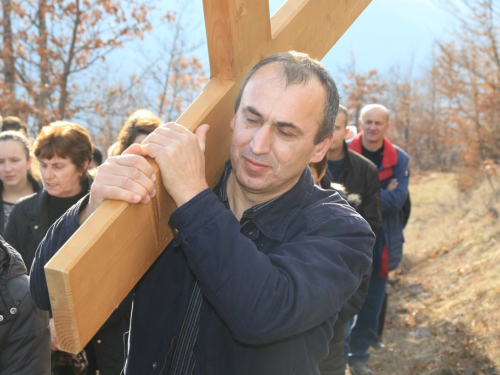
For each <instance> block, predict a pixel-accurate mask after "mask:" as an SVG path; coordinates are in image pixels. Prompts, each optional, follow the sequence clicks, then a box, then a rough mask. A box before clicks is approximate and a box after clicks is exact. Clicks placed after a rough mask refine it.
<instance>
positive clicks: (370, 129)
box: [349, 104, 410, 375]
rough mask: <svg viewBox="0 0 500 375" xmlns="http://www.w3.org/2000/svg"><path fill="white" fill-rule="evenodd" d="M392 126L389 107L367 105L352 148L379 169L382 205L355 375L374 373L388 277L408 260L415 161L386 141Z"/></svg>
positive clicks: (354, 345) (355, 335)
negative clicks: (407, 215)
mask: <svg viewBox="0 0 500 375" xmlns="http://www.w3.org/2000/svg"><path fill="white" fill-rule="evenodd" d="M389 125H390V122H389V111H388V110H387V108H386V107H384V106H382V105H380V104H370V105H367V106H365V107H364V108H363V109H362V110H361V114H360V118H359V126H360V128H361V132H360V133H359V134H358V135H357V136H356V137H355V138H354V139H353V140H352V141H351V143H350V144H349V149H351V150H353V151H356V152H357V153H359V154H362V155H363V156H365V157H366V158H368V159H369V160H371V161H372V162H373V163H374V164H375V165H376V166H377V168H378V175H379V180H380V198H381V203H382V227H381V228H380V230H379V232H378V233H377V240H376V242H375V246H374V248H373V270H372V275H371V278H370V287H369V289H368V295H367V297H366V300H365V303H364V304H363V307H362V309H361V311H360V312H359V314H358V318H357V320H356V324H355V326H354V327H353V329H352V334H351V341H350V355H349V369H350V370H351V373H352V374H353V375H370V374H371V373H372V372H371V370H370V369H369V368H368V367H367V366H366V364H367V362H368V358H369V354H368V349H369V347H370V346H374V345H376V344H377V342H378V340H379V337H378V335H377V332H378V326H379V316H380V312H381V309H382V305H383V301H384V296H385V291H386V286H387V278H388V273H389V271H392V270H395V269H396V268H397V266H398V265H399V262H400V261H401V259H402V257H403V242H404V238H403V225H404V215H403V212H402V208H403V206H404V204H405V202H406V199H407V197H408V183H409V180H410V170H409V166H408V163H409V157H408V155H407V154H406V153H405V152H404V151H403V150H402V149H400V148H399V147H398V146H396V145H394V144H392V143H391V141H389V139H387V138H386V137H385V135H386V134H387V131H388V129H389Z"/></svg>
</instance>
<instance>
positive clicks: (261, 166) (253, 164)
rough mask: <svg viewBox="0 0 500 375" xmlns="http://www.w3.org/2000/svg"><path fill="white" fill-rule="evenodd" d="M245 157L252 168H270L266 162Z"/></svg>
mask: <svg viewBox="0 0 500 375" xmlns="http://www.w3.org/2000/svg"><path fill="white" fill-rule="evenodd" d="M244 159H245V161H246V163H247V165H248V167H249V168H250V169H252V170H264V169H266V168H269V166H268V165H266V164H262V163H259V162H257V161H254V160H251V159H249V158H246V157H245V158H244Z"/></svg>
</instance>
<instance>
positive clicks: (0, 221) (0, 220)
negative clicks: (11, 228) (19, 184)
mask: <svg viewBox="0 0 500 375" xmlns="http://www.w3.org/2000/svg"><path fill="white" fill-rule="evenodd" d="M28 180H29V181H30V182H31V185H32V186H33V190H34V191H35V193H37V192H39V191H40V190H41V189H42V187H41V186H40V182H38V181H37V180H35V178H34V177H33V176H32V175H31V174H29V175H28ZM2 191H3V184H2V182H1V181H0V196H1V195H2ZM3 209H4V207H3V200H2V199H0V236H3V235H4V233H3V232H4V231H3V229H4V226H5V222H4V220H5V216H4V215H3Z"/></svg>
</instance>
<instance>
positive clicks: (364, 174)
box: [319, 104, 382, 375]
mask: <svg viewBox="0 0 500 375" xmlns="http://www.w3.org/2000/svg"><path fill="white" fill-rule="evenodd" d="M348 116H349V114H348V112H347V108H346V107H345V106H343V105H342V104H340V106H339V112H338V114H337V118H336V119H335V131H334V134H333V140H332V143H331V144H330V147H329V149H328V154H327V155H328V169H327V171H326V174H325V176H324V177H323V179H322V181H321V185H322V187H323V188H325V189H330V188H331V184H332V183H337V184H341V185H343V186H344V189H345V193H346V196H347V197H346V200H347V201H348V202H349V204H350V205H351V206H353V207H354V209H355V210H356V211H357V212H358V213H359V214H360V215H361V216H362V217H363V218H364V219H365V220H366V221H367V222H368V224H369V225H370V227H371V229H372V231H373V233H377V232H378V230H379V228H380V224H381V220H382V214H381V208H380V184H379V181H378V171H377V168H376V167H375V165H374V164H373V163H372V162H371V161H369V160H368V159H366V158H365V157H363V156H361V155H359V154H358V153H356V152H354V151H351V150H349V149H348V148H347V144H346V141H345V139H346V136H347V135H348V134H349V133H350V130H349V129H348V128H347V123H348V118H349V117H348ZM369 280H370V278H369V275H366V277H365V279H364V280H363V282H362V283H361V285H360V287H359V288H358V290H357V291H356V293H354V295H353V296H352V297H351V298H350V299H349V300H348V301H347V303H346V304H345V305H344V306H343V307H342V309H341V310H340V312H339V318H338V319H337V321H336V322H335V325H334V328H333V330H334V336H333V339H332V341H331V342H330V350H329V353H328V357H327V358H326V359H325V360H324V361H323V362H321V364H320V367H319V368H320V371H321V374H323V375H341V374H344V373H345V362H346V360H345V358H346V355H347V352H348V350H349V348H348V347H345V348H344V343H343V338H344V337H346V339H347V340H348V338H349V335H350V326H351V319H352V317H353V316H354V315H356V314H357V312H358V311H359V310H360V309H361V307H362V306H363V302H364V300H365V297H366V294H367V292H368V285H369ZM344 327H345V330H344Z"/></svg>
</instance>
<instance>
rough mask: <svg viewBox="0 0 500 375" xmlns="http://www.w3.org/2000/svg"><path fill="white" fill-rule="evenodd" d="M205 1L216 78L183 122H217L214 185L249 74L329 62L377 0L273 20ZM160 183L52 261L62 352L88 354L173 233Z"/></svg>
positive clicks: (258, 9) (261, 6) (251, 0)
mask: <svg viewBox="0 0 500 375" xmlns="http://www.w3.org/2000/svg"><path fill="white" fill-rule="evenodd" d="M203 1H204V11H205V19H206V21H205V23H206V29H207V41H208V46H209V58H210V68H211V77H212V78H211V80H210V82H209V83H208V84H207V85H206V86H205V88H204V90H203V92H202V93H201V94H200V96H199V97H198V98H197V99H196V100H195V101H194V102H193V104H192V105H191V106H190V107H189V108H188V109H187V110H186V111H185V112H184V113H183V114H182V115H181V117H180V118H179V119H178V121H177V122H178V123H180V124H182V125H184V126H186V127H187V128H188V129H190V130H192V131H193V130H194V129H196V127H197V126H199V125H201V124H204V123H207V124H209V125H210V131H209V133H208V136H207V145H206V150H205V154H206V177H207V181H208V183H209V185H210V186H211V187H214V186H215V184H216V183H217V181H218V179H219V178H220V175H221V172H222V170H223V167H224V162H225V161H226V160H227V159H228V156H229V144H230V139H231V132H230V129H229V122H230V120H231V118H232V117H233V115H234V108H233V105H234V101H235V98H236V95H237V93H238V88H239V86H240V84H241V82H242V81H243V79H244V77H245V75H246V73H247V72H248V71H249V70H250V69H251V68H252V67H253V65H255V63H257V62H258V61H259V60H261V59H262V58H263V57H264V56H266V55H268V54H271V53H277V52H284V51H288V50H291V49H293V50H297V51H302V52H306V53H308V54H310V55H311V56H312V57H314V58H317V59H321V58H322V57H323V56H324V55H325V54H326V53H327V52H328V50H329V49H330V48H331V47H332V46H333V45H334V44H335V42H336V41H337V40H338V39H339V38H340V37H341V36H342V34H343V33H344V32H345V31H346V30H347V28H348V27H349V26H350V25H351V24H352V22H354V20H355V19H356V18H357V17H358V16H359V14H360V13H361V12H362V11H363V9H364V8H365V7H366V6H367V5H368V4H369V2H370V0H289V1H288V2H286V3H285V4H284V5H283V6H282V7H281V8H280V9H279V10H278V12H277V13H276V14H275V15H274V16H273V17H272V18H271V19H269V6H268V2H267V0H203ZM271 35H272V38H271ZM152 164H153V166H154V168H155V171H158V166H157V165H156V164H155V163H154V162H152ZM158 173H159V171H158ZM156 181H157V187H156V190H157V192H158V195H157V197H156V199H154V200H152V201H151V202H150V203H148V204H147V205H143V204H135V205H133V204H127V203H124V202H117V201H106V202H104V203H103V204H102V205H101V206H100V207H99V208H98V209H97V210H96V212H94V214H93V215H92V216H91V217H90V218H89V219H88V220H87V221H86V222H85V223H84V224H83V225H82V226H81V228H80V229H79V230H78V231H77V232H76V233H75V234H74V235H73V237H71V239H70V240H69V241H68V242H67V243H66V244H65V245H64V246H63V247H62V248H61V249H60V250H59V252H58V253H57V254H56V255H55V256H54V258H53V259H52V260H51V261H50V262H49V263H47V265H46V266H45V270H46V275H47V283H48V287H49V294H50V300H51V306H52V311H53V314H54V319H55V325H56V331H57V335H58V338H59V345H60V347H61V349H62V350H64V351H68V352H70V353H77V352H79V351H81V349H82V348H83V347H84V346H85V345H86V344H87V343H88V342H89V340H90V339H91V338H92V337H93V336H94V335H95V333H96V332H97V330H98V329H99V328H100V327H101V325H102V324H103V323H104V322H105V321H106V319H107V318H108V317H109V316H110V315H111V313H112V312H113V309H114V308H116V307H117V306H118V304H119V303H120V302H121V301H122V300H123V298H125V296H126V295H127V294H128V293H129V292H130V291H131V290H132V288H133V287H134V285H135V284H136V283H137V281H138V280H139V279H140V278H141V277H142V276H143V275H144V273H145V272H146V271H147V269H148V268H149V267H150V266H151V264H152V263H153V262H154V261H155V260H156V259H157V257H158V256H159V254H160V253H161V252H162V251H163V249H164V248H165V245H166V244H167V243H168V242H169V241H170V240H171V239H172V238H173V234H172V232H171V230H170V228H169V226H168V220H169V217H170V214H171V213H172V212H173V211H174V210H175V208H176V207H175V205H174V203H173V201H172V200H171V199H170V197H169V196H168V194H167V193H166V191H165V190H164V189H163V187H162V186H161V185H159V184H161V176H159V175H158V176H157V179H156Z"/></svg>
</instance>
